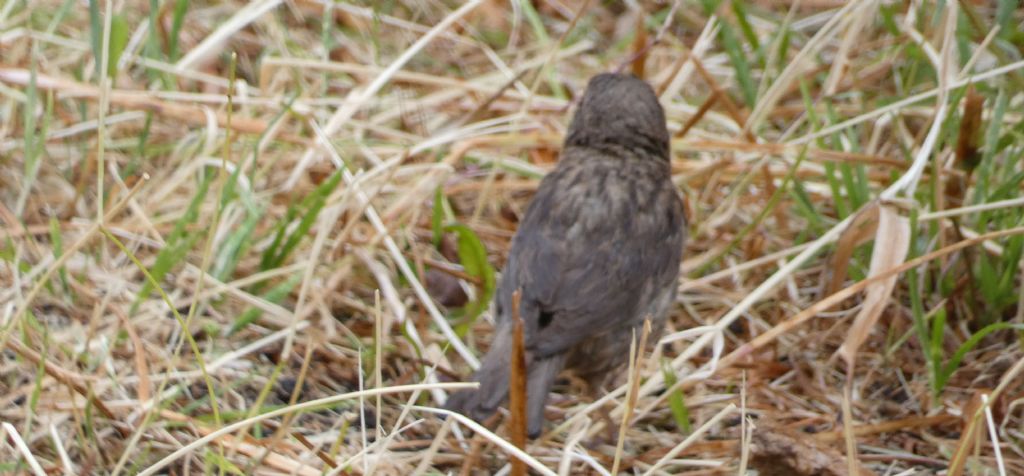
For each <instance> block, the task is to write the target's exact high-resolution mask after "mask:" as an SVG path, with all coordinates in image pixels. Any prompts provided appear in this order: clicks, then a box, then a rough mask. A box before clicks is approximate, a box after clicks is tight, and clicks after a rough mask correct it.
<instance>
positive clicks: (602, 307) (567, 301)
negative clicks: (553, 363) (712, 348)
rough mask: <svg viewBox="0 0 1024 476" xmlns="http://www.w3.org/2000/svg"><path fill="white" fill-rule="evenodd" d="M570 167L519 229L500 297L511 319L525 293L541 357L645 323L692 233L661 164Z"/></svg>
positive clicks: (591, 162)
mask: <svg viewBox="0 0 1024 476" xmlns="http://www.w3.org/2000/svg"><path fill="white" fill-rule="evenodd" d="M563 160H564V159H563ZM563 165H564V166H563V167H560V168H559V169H558V170H556V171H555V172H552V173H551V174H549V175H548V176H547V177H546V178H545V179H544V181H543V182H542V183H541V186H540V188H539V189H538V191H537V195H536V196H535V197H534V199H533V202H532V203H531V204H530V207H529V208H528V210H527V212H526V215H525V217H524V219H523V222H522V223H521V224H520V228H519V231H518V232H517V234H516V237H515V239H514V241H513V245H512V250H511V252H510V254H509V259H508V262H507V263H506V267H505V271H504V275H503V277H502V288H501V292H499V297H498V308H499V313H507V312H508V310H509V307H508V306H510V304H511V302H510V299H511V295H512V292H513V291H515V290H516V289H521V290H522V301H521V310H520V314H521V316H522V317H523V319H524V322H525V324H526V346H527V348H528V349H529V350H531V351H532V352H534V353H535V354H536V355H537V356H538V357H544V356H548V355H553V354H556V353H560V352H564V351H566V350H568V349H569V348H571V347H572V346H574V345H575V344H577V343H578V342H580V341H581V340H583V339H584V338H586V337H588V336H590V335H594V334H596V333H598V332H600V331H602V330H604V329H608V328H610V327H613V326H614V325H616V324H618V323H620V322H621V321H623V320H631V319H635V318H637V317H639V318H640V319H642V318H643V316H636V314H637V313H640V312H644V311H643V309H646V307H647V306H646V304H648V303H646V302H644V301H645V300H649V299H651V298H652V297H651V294H652V291H654V290H655V289H660V288H663V287H664V286H670V285H671V283H673V282H675V278H676V275H677V273H678V264H679V259H680V256H681V253H682V250H681V247H682V243H683V233H685V224H684V220H685V218H684V216H683V210H682V203H681V201H680V199H679V196H678V194H677V193H676V191H675V189H674V188H673V187H672V185H671V183H670V182H668V181H667V180H665V178H664V176H663V175H659V174H664V172H663V171H659V170H658V169H657V168H656V167H650V170H647V168H644V167H636V166H635V165H634V166H631V167H621V165H622V161H618V160H617V161H602V160H596V159H593V158H588V160H583V161H579V162H575V163H567V164H563ZM652 165H657V164H652ZM503 310H504V311H503Z"/></svg>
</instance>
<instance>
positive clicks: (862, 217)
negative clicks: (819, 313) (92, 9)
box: [818, 202, 878, 300]
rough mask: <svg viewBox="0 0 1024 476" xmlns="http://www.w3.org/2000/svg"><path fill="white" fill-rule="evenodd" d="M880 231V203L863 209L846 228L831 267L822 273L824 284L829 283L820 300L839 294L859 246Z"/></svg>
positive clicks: (840, 238)
mask: <svg viewBox="0 0 1024 476" xmlns="http://www.w3.org/2000/svg"><path fill="white" fill-rule="evenodd" d="M877 230H878V202H872V203H870V204H868V205H867V206H865V207H864V208H863V209H861V211H860V212H858V213H857V216H855V217H853V221H851V222H850V225H849V226H847V227H846V230H844V231H843V234H842V235H841V236H840V237H839V240H838V241H837V242H836V251H835V253H833V254H832V259H831V260H830V262H829V265H828V266H826V267H825V269H824V270H823V271H822V274H823V275H824V276H823V277H822V280H821V281H822V282H823V283H827V284H826V285H825V286H824V287H823V288H822V289H821V296H819V298H818V299H819V300H820V299H824V298H826V297H828V296H831V295H833V294H835V293H837V292H838V291H839V290H840V289H842V288H843V283H845V282H846V269H847V268H848V267H849V266H850V258H851V257H852V256H853V251H854V250H856V249H857V247H858V246H860V245H862V244H864V243H866V242H867V241H868V240H869V239H871V237H872V236H874V235H875V232H876V231H877Z"/></svg>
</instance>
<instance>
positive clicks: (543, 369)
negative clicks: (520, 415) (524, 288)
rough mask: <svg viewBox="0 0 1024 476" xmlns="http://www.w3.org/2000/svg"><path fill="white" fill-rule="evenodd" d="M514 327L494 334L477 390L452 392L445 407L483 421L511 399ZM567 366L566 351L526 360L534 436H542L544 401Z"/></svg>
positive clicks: (528, 408) (478, 373)
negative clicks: (509, 392)
mask: <svg viewBox="0 0 1024 476" xmlns="http://www.w3.org/2000/svg"><path fill="white" fill-rule="evenodd" d="M511 327H512V326H511V325H501V326H499V328H498V329H496V330H495V331H496V332H495V333H494V341H493V342H492V343H491V348H490V350H488V351H487V355H486V356H484V360H483V363H482V364H481V365H480V368H479V369H478V370H477V371H476V373H474V374H473V380H474V381H476V382H479V383H480V388H479V389H477V390H461V391H458V392H455V393H453V394H452V395H451V396H450V397H449V398H448V401H447V402H446V403H445V408H447V409H448V410H451V411H455V412H459V413H462V414H464V415H466V416H468V417H470V418H472V419H474V420H477V421H481V420H484V419H486V418H487V417H489V416H491V415H492V414H493V413H494V411H495V410H497V408H498V405H501V404H502V402H504V401H505V399H506V398H508V388H509V374H510V371H511V368H512V365H511V358H512V328H511ZM564 365H565V354H556V355H553V356H550V357H545V358H543V359H540V360H533V359H531V358H530V356H529V355H528V356H527V359H526V368H527V373H528V376H527V384H526V385H527V387H526V392H527V401H526V415H527V417H526V418H527V420H526V426H527V433H528V434H529V436H530V437H531V438H536V437H537V436H539V435H540V432H541V429H542V428H543V424H544V404H545V403H546V402H547V396H548V393H549V392H551V386H552V385H553V384H554V382H555V378H556V377H557V376H558V373H559V372H560V371H561V370H562V367H563V366H564Z"/></svg>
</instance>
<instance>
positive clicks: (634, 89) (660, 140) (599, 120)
mask: <svg viewBox="0 0 1024 476" xmlns="http://www.w3.org/2000/svg"><path fill="white" fill-rule="evenodd" d="M565 145H566V146H583V147H588V146H601V145H616V146H623V147H629V148H639V149H642V150H645V151H648V152H650V153H651V155H653V156H655V157H659V158H664V159H666V160H667V159H668V156H669V155H668V151H669V135H668V129H667V128H666V127H665V112H664V111H663V110H662V108H661V104H659V103H658V96H657V95H655V94H654V90H653V89H651V86H650V85H648V84H647V83H646V82H644V81H643V80H642V79H639V78H637V77H636V76H633V75H630V74H615V73H605V74H599V75H597V76H594V77H593V78H591V79H590V82H589V83H587V90H586V92H585V93H584V94H583V99H582V100H581V101H580V105H579V108H578V109H577V110H576V115H574V116H573V118H572V123H571V124H570V125H569V133H568V135H567V136H566V140H565Z"/></svg>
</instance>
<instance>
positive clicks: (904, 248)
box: [839, 203, 910, 368]
mask: <svg viewBox="0 0 1024 476" xmlns="http://www.w3.org/2000/svg"><path fill="white" fill-rule="evenodd" d="M909 246H910V220H907V218H906V217H903V216H901V215H900V214H899V212H898V211H897V210H896V208H895V207H892V206H890V205H887V204H884V203H883V204H880V205H879V206H878V230H876V232H875V249H874V251H873V252H872V254H871V268H870V270H869V271H868V277H871V276H876V275H878V274H881V273H883V272H885V271H887V270H888V269H889V268H893V267H896V266H899V265H900V264H903V261H904V260H905V259H906V258H907V252H908V251H909ZM897 277H899V276H898V275H895V274H894V275H892V276H890V277H889V278H887V279H883V280H881V281H879V282H877V283H872V284H870V285H869V286H868V287H867V288H866V289H865V296H864V303H863V306H862V307H861V309H860V312H858V313H857V318H856V320H854V322H853V326H852V327H851V328H850V333H849V335H848V336H847V338H846V342H844V343H843V345H842V347H840V348H839V355H840V356H841V357H842V358H843V360H845V361H846V363H847V365H848V366H850V367H851V368H852V367H853V365H854V361H855V360H856V358H857V349H859V348H860V346H861V344H862V343H864V340H866V339H867V337H868V335H870V334H871V329H873V328H874V327H875V323H877V322H878V318H879V317H880V316H881V315H882V311H884V310H885V308H886V306H887V305H888V304H889V297H890V296H891V295H892V290H893V288H894V287H895V285H896V278H897Z"/></svg>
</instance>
